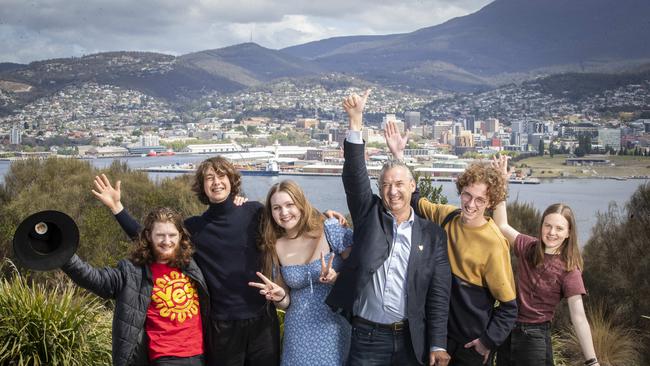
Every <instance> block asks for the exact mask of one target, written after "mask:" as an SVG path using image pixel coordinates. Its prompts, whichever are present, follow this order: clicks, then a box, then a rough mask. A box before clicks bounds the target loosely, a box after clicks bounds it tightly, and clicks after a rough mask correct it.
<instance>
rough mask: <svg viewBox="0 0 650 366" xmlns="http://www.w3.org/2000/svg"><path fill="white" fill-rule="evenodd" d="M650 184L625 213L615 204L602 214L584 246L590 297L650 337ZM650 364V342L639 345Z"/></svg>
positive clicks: (630, 326) (622, 321)
mask: <svg viewBox="0 0 650 366" xmlns="http://www.w3.org/2000/svg"><path fill="white" fill-rule="evenodd" d="M648 238H650V184H643V185H641V186H639V188H638V189H637V190H636V191H635V192H634V194H633V195H632V197H631V198H630V201H629V202H628V203H627V204H626V205H625V208H624V209H619V207H618V206H617V205H616V204H613V205H611V206H610V208H609V210H608V211H607V212H605V213H600V214H598V222H597V224H596V225H595V226H594V229H593V231H592V236H591V238H590V239H589V241H588V242H587V244H586V245H585V247H584V260H585V269H584V273H583V278H584V281H585V286H586V287H587V290H588V291H589V294H590V297H591V298H593V299H594V300H597V301H599V302H602V303H603V306H604V310H606V311H608V312H613V311H614V310H615V311H616V312H617V313H620V314H621V316H620V317H619V320H620V321H621V324H620V325H622V326H627V327H628V328H635V329H639V330H640V331H641V332H642V334H645V335H648V334H650V321H648V320H647V319H645V318H643V315H647V314H650V282H648V273H650V256H648V251H649V250H650V240H649V239H648ZM640 344H641V345H642V346H643V347H644V349H643V352H642V353H643V355H644V359H643V360H642V361H641V364H645V365H647V364H650V342H647V341H646V342H641V343H640Z"/></svg>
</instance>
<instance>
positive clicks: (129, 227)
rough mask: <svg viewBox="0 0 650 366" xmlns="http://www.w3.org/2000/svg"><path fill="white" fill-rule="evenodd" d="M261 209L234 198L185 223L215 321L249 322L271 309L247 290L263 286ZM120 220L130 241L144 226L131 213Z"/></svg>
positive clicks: (118, 215) (258, 296)
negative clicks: (260, 275)
mask: <svg viewBox="0 0 650 366" xmlns="http://www.w3.org/2000/svg"><path fill="white" fill-rule="evenodd" d="M262 209H263V206H262V204H261V203H259V202H246V203H244V204H243V205H242V206H239V207H238V206H235V205H234V203H233V202H232V199H230V198H229V199H227V200H226V201H225V202H222V203H217V204H210V207H209V208H208V210H207V211H205V212H204V213H203V214H202V215H201V216H193V217H190V218H188V219H186V220H185V226H186V227H187V229H188V231H189V232H190V235H191V236H192V243H193V244H194V248H195V250H196V252H195V253H194V260H196V263H197V264H198V265H199V268H200V269H201V271H202V272H203V276H204V277H205V281H206V283H207V286H208V291H209V293H210V317H211V318H212V319H213V320H241V319H250V318H254V317H257V316H260V315H262V314H263V312H264V310H265V309H266V300H265V299H264V297H263V296H260V294H259V293H258V290H257V289H256V288H253V287H250V286H248V282H250V281H255V282H259V278H258V277H257V276H256V275H255V272H256V271H259V270H260V268H261V254H260V252H259V250H258V248H257V240H258V237H259V229H258V228H259V223H260V216H261V214H262ZM115 217H116V219H117V221H118V222H119V224H120V226H122V229H123V230H124V231H125V232H126V233H127V234H128V235H129V236H130V237H132V238H133V237H135V236H136V235H137V234H138V232H139V230H140V224H139V223H138V222H137V221H135V220H134V219H133V218H132V217H131V216H130V215H129V214H128V213H127V212H126V210H122V211H121V212H120V213H118V214H117V215H115Z"/></svg>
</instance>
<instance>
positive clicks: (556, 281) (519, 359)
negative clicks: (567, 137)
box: [492, 156, 599, 366]
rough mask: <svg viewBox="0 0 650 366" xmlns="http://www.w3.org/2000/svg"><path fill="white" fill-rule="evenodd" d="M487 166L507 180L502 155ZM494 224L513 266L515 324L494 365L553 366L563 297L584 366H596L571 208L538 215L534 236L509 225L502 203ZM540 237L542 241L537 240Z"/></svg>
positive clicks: (559, 206) (557, 207)
mask: <svg viewBox="0 0 650 366" xmlns="http://www.w3.org/2000/svg"><path fill="white" fill-rule="evenodd" d="M492 165H493V166H494V167H495V168H496V169H498V170H499V171H500V172H501V173H502V174H503V175H504V176H505V177H506V179H505V181H506V182H508V179H507V178H508V176H509V172H508V168H507V166H508V161H507V157H506V156H501V157H499V158H496V157H495V158H494V160H493V162H492ZM494 221H495V222H496V224H497V225H498V226H499V229H500V230H501V232H502V233H503V235H504V236H505V237H506V239H508V242H509V243H510V246H511V248H513V250H514V253H515V255H516V256H517V257H518V258H519V261H518V264H517V276H516V283H517V305H518V314H517V323H516V325H515V328H514V329H513V330H512V332H511V333H510V337H509V341H508V340H507V341H506V342H505V343H504V344H503V345H501V347H500V348H499V349H498V351H497V366H510V365H512V366H515V365H527V366H549V365H550V366H552V365H553V350H552V348H551V332H550V323H551V320H552V319H553V314H554V313H555V309H556V307H557V305H558V304H559V303H560V301H561V300H562V298H566V299H567V302H568V304H569V313H570V314H571V323H573V327H574V329H575V332H576V335H577V337H578V341H579V342H580V346H581V347H582V353H583V355H584V357H585V359H586V361H585V365H587V366H593V365H599V364H598V360H597V359H596V352H595V351H594V345H593V341H592V337H591V330H590V328H589V323H588V322H587V317H586V316H585V309H584V306H583V304H582V295H584V294H585V293H586V291H585V286H584V284H583V282H582V257H581V256H580V249H579V247H578V239H577V230H576V221H575V217H574V215H573V211H572V210H571V208H570V207H569V206H567V205H565V204H562V203H556V204H553V205H551V206H549V207H548V208H547V209H546V210H545V211H544V214H543V215H542V223H541V227H540V234H539V238H534V237H531V236H528V235H525V234H521V233H519V232H518V231H517V230H515V229H514V228H513V227H512V226H510V225H509V224H508V217H507V214H506V203H505V201H503V202H501V203H499V204H498V205H497V206H496V207H495V208H494ZM540 238H541V240H540Z"/></svg>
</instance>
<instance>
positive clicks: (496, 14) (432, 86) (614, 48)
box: [0, 0, 650, 112]
mask: <svg viewBox="0 0 650 366" xmlns="http://www.w3.org/2000/svg"><path fill="white" fill-rule="evenodd" d="M648 14H650V1H648V0H543V1H535V0H495V1H494V2H492V3H490V4H488V5H487V6H485V7H483V8H482V9H480V10H479V11H477V12H475V13H473V14H469V15H467V16H463V17H458V18H454V19H451V20H449V21H447V22H445V23H443V24H440V25H436V26H432V27H428V28H422V29H419V30H416V31H414V32H410V33H403V34H389V35H379V36H350V37H336V38H330V39H325V40H321V41H316V42H310V43H306V44H302V45H297V46H292V47H288V48H284V49H281V50H272V49H268V48H264V47H261V46H259V45H257V44H254V43H244V44H240V45H235V46H230V47H225V48H221V49H215V50H206V51H201V52H195V53H191V54H186V55H182V56H171V55H163V54H156V53H148V52H110V53H100V54H94V55H89V56H84V57H77V58H64V59H54V60H45V61H38V62H32V63H30V64H28V65H20V64H9V63H4V64H3V63H0V81H10V82H12V83H9V84H11V85H16V83H18V84H25V85H28V86H31V87H32V88H31V89H30V91H29V92H24V93H21V95H17V96H16V98H15V100H16V106H19V105H20V104H23V103H25V102H28V101H29V100H33V99H34V98H37V97H39V96H42V95H47V94H49V93H51V92H54V91H56V90H59V89H61V88H63V87H65V86H67V85H70V84H74V83H79V82H85V81H95V82H99V83H108V84H112V85H117V86H123V87H128V88H132V89H136V90H140V91H143V92H145V93H147V94H150V95H154V96H159V97H164V98H167V99H170V100H179V99H180V100H185V99H191V98H195V97H197V96H200V95H204V94H206V93H208V92H222V93H228V92H232V91H236V90H241V89H244V88H247V87H251V86H259V85H262V84H264V83H267V82H269V81H271V80H276V79H280V78H302V77H311V76H315V75H319V74H324V73H345V74H348V75H354V76H356V77H358V78H360V79H363V80H366V81H370V82H373V83H379V84H382V85H385V86H391V87H396V88H400V87H407V88H409V89H427V90H436V89H442V90H452V91H475V90H482V89H488V88H492V87H495V86H497V85H499V84H501V83H507V82H512V81H522V80H527V79H531V78H534V77H538V76H540V75H550V74H557V73H562V72H621V71H627V70H631V69H634V68H636V67H638V66H639V65H642V64H644V63H648V62H650V17H648V16H647V15H648ZM0 85H2V84H1V83H0ZM16 94H18V93H16ZM13 107H15V106H5V107H4V112H7V111H8V110H9V109H11V108H13Z"/></svg>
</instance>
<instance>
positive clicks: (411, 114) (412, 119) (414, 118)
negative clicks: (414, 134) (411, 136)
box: [404, 111, 420, 130]
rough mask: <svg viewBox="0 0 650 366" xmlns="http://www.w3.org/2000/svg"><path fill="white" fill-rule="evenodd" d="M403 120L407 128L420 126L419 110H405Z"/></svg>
mask: <svg viewBox="0 0 650 366" xmlns="http://www.w3.org/2000/svg"><path fill="white" fill-rule="evenodd" d="M404 122H405V123H406V128H407V129H409V130H410V129H412V128H414V127H418V126H420V112H415V111H407V112H405V113H404Z"/></svg>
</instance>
